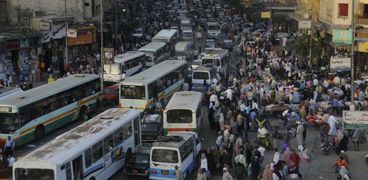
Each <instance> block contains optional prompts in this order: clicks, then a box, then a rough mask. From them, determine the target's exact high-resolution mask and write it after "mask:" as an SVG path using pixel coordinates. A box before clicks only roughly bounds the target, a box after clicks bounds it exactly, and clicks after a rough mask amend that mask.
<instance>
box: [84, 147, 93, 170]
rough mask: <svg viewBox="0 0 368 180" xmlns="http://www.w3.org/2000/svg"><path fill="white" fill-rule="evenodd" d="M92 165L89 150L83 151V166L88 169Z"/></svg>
mask: <svg viewBox="0 0 368 180" xmlns="http://www.w3.org/2000/svg"><path fill="white" fill-rule="evenodd" d="M91 164H92V152H91V148H88V149H87V150H86V151H84V166H85V167H86V168H89V167H90V166H91Z"/></svg>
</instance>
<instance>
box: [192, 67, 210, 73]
mask: <svg viewBox="0 0 368 180" xmlns="http://www.w3.org/2000/svg"><path fill="white" fill-rule="evenodd" d="M194 71H209V72H211V71H214V69H213V67H207V66H198V67H197V68H195V69H193V72H194Z"/></svg>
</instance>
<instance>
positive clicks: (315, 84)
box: [313, 78, 318, 87]
mask: <svg viewBox="0 0 368 180" xmlns="http://www.w3.org/2000/svg"><path fill="white" fill-rule="evenodd" d="M313 86H314V87H316V86H318V79H317V78H314V79H313Z"/></svg>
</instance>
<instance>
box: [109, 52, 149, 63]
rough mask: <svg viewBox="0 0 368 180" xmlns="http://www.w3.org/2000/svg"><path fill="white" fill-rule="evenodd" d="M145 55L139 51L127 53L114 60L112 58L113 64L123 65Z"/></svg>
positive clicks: (117, 56)
mask: <svg viewBox="0 0 368 180" xmlns="http://www.w3.org/2000/svg"><path fill="white" fill-rule="evenodd" d="M145 55H146V54H145V53H144V52H141V51H128V52H125V53H123V54H118V55H116V56H115V58H114V62H116V63H124V62H126V61H129V60H132V59H135V58H137V57H140V56H145Z"/></svg>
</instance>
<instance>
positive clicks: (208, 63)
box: [202, 59, 213, 66]
mask: <svg viewBox="0 0 368 180" xmlns="http://www.w3.org/2000/svg"><path fill="white" fill-rule="evenodd" d="M206 64H207V65H211V66H212V65H213V59H203V60H202V65H206Z"/></svg>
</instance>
